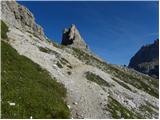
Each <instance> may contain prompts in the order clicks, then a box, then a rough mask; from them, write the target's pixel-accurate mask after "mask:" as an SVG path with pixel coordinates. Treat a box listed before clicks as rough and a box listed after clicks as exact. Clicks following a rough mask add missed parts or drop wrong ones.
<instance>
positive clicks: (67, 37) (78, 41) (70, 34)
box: [61, 24, 88, 50]
mask: <svg viewBox="0 0 160 120" xmlns="http://www.w3.org/2000/svg"><path fill="white" fill-rule="evenodd" d="M61 44H62V45H66V46H72V47H75V48H79V49H82V50H87V49H88V46H87V44H86V43H85V42H84V40H83V38H82V37H81V35H80V33H79V31H78V29H77V28H76V26H75V25H74V24H72V25H71V27H70V28H69V29H66V28H65V29H64V32H63V36H62V42H61Z"/></svg>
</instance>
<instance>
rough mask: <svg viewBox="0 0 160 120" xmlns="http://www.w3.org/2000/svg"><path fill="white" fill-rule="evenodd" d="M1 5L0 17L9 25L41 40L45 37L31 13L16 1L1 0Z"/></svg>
mask: <svg viewBox="0 0 160 120" xmlns="http://www.w3.org/2000/svg"><path fill="white" fill-rule="evenodd" d="M1 7H2V8H1V9H2V10H1V11H2V17H1V19H2V20H3V21H4V22H5V23H6V24H8V25H9V26H10V27H16V28H17V29H20V30H22V31H26V32H29V33H32V34H33V35H35V36H36V37H38V38H40V39H41V40H44V39H45V35H44V32H43V29H42V27H41V26H39V25H38V24H36V22H35V18H34V16H33V14H32V13H31V12H30V11H29V10H28V9H27V8H26V7H24V6H22V5H20V4H18V3H17V2H16V1H2V2H1Z"/></svg>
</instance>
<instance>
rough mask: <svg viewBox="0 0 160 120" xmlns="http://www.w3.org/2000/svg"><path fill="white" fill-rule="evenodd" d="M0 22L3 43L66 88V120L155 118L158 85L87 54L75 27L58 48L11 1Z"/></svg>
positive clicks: (3, 10) (64, 36)
mask: <svg viewBox="0 0 160 120" xmlns="http://www.w3.org/2000/svg"><path fill="white" fill-rule="evenodd" d="M21 11H23V12H21ZM2 20H3V21H4V22H5V23H6V25H7V26H8V27H9V32H7V36H8V39H7V40H4V41H6V42H7V43H8V44H10V45H11V46H12V47H13V48H14V49H16V50H17V52H18V53H19V54H20V55H23V56H25V57H27V58H29V59H30V60H32V61H33V62H35V63H36V64H38V65H40V66H41V68H43V69H45V70H47V71H48V72H49V74H50V76H51V77H53V78H56V79H57V81H58V82H60V83H62V84H63V85H64V86H65V88H66V90H67V96H66V98H65V100H66V104H67V106H68V109H69V110H70V113H71V115H70V118H99V119H100V118H144V119H145V118H158V117H159V115H158V114H159V112H158V111H159V90H158V88H159V82H158V81H157V79H154V78H152V77H149V76H146V75H144V74H141V73H139V72H136V71H134V70H130V69H128V68H123V67H119V66H115V65H111V64H108V63H106V62H105V61H103V60H102V59H101V58H99V57H97V56H95V55H94V54H92V53H88V52H85V49H87V47H86V44H85V42H84V41H83V39H82V37H81V36H80V33H79V32H78V30H77V28H76V26H75V25H72V26H71V28H69V30H67V29H66V30H65V31H64V33H63V39H62V45H58V44H56V43H54V42H53V41H54V40H52V41H51V40H49V39H48V38H47V37H46V36H45V34H44V33H43V30H42V28H41V27H38V26H39V25H37V24H36V23H35V21H34V17H33V15H32V13H31V12H29V10H28V9H27V8H25V7H23V6H22V5H20V4H18V3H16V2H14V1H12V2H4V1H3V2H2ZM81 47H82V49H81ZM87 50H88V49H87ZM33 81H34V79H33ZM30 99H32V98H30ZM46 99H48V98H46ZM39 101H40V100H39ZM54 101H55V100H54V99H53V102H54ZM45 102H47V101H45ZM44 104H45V103H44ZM3 109H4V108H3V107H2V111H3ZM7 112H9V111H7ZM49 112H51V111H49ZM19 116H21V114H20V115H19ZM30 116H33V118H34V117H35V118H37V116H34V115H31V113H28V117H27V118H30ZM42 118H45V117H42Z"/></svg>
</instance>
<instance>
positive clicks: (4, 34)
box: [1, 20, 9, 39]
mask: <svg viewBox="0 0 160 120" xmlns="http://www.w3.org/2000/svg"><path fill="white" fill-rule="evenodd" d="M8 31H9V30H8V26H7V25H6V24H5V23H4V22H3V21H2V20H1V38H3V39H7V32H8Z"/></svg>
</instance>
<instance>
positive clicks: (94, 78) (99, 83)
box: [85, 72, 111, 87]
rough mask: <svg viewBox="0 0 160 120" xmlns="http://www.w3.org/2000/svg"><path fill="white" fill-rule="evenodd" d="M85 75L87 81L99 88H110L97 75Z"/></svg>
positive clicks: (87, 73) (89, 73) (88, 73)
mask: <svg viewBox="0 0 160 120" xmlns="http://www.w3.org/2000/svg"><path fill="white" fill-rule="evenodd" d="M85 75H86V78H87V80H90V81H92V82H95V83H97V84H98V85H101V86H107V87H111V85H110V84H109V83H108V82H107V81H105V80H104V79H102V78H101V77H100V76H99V75H96V74H93V73H91V72H86V73H85Z"/></svg>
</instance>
